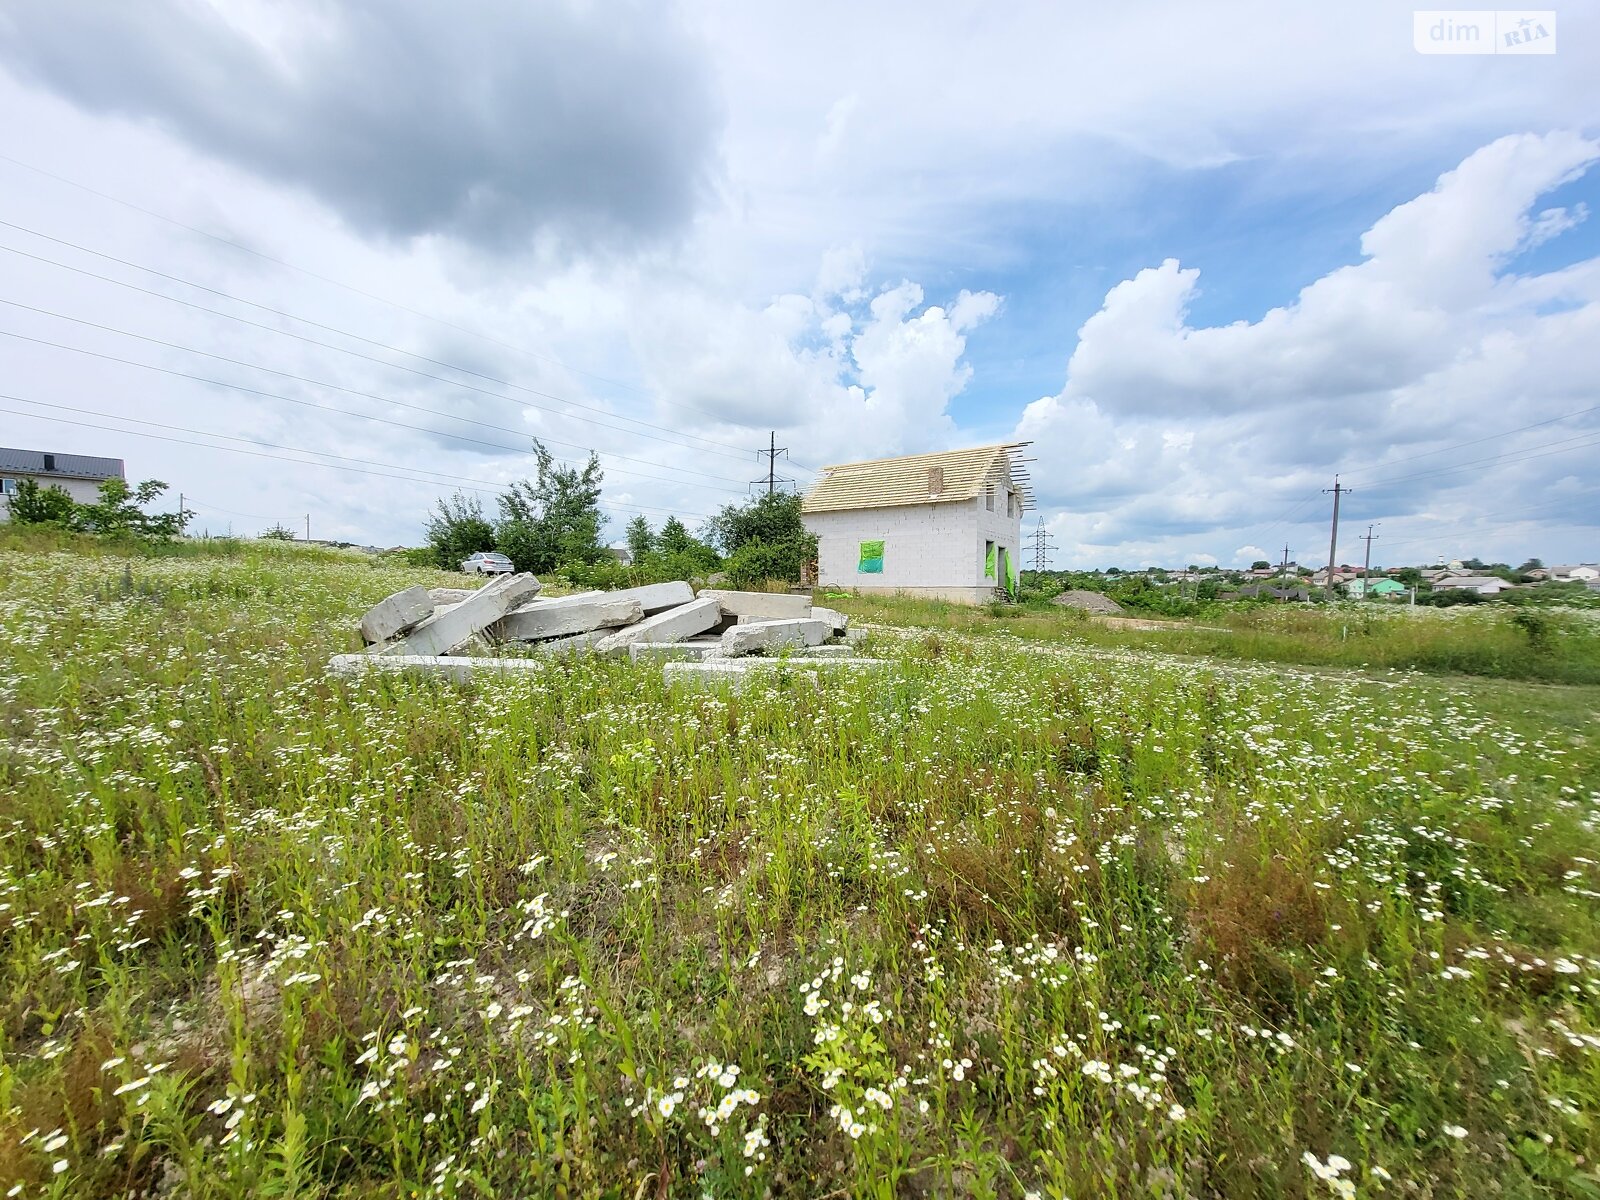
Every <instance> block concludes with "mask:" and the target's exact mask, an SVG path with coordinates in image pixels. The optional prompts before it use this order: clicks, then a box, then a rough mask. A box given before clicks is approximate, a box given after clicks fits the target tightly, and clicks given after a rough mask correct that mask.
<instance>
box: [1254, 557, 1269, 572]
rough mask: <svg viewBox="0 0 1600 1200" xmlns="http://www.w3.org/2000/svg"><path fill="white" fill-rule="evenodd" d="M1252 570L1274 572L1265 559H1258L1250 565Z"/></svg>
mask: <svg viewBox="0 0 1600 1200" xmlns="http://www.w3.org/2000/svg"><path fill="white" fill-rule="evenodd" d="M1250 569H1251V570H1252V571H1270V570H1272V564H1271V563H1269V562H1268V561H1267V560H1266V559H1264V558H1258V559H1256V560H1255V562H1253V563H1251V564H1250Z"/></svg>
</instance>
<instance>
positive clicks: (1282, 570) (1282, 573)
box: [1278, 542, 1289, 604]
mask: <svg viewBox="0 0 1600 1200" xmlns="http://www.w3.org/2000/svg"><path fill="white" fill-rule="evenodd" d="M1278 578H1279V579H1280V580H1282V582H1283V587H1282V588H1281V589H1279V590H1281V591H1282V592H1283V595H1281V596H1279V597H1278V603H1279V604H1282V603H1284V602H1285V601H1286V600H1288V599H1289V543H1288V542H1285V543H1284V544H1283V566H1281V567H1279V568H1278Z"/></svg>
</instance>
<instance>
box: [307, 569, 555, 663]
mask: <svg viewBox="0 0 1600 1200" xmlns="http://www.w3.org/2000/svg"><path fill="white" fill-rule="evenodd" d="M502 578H509V576H502ZM543 666H544V663H543V662H541V661H540V660H539V659H537V658H472V657H468V656H467V655H463V654H335V655H334V656H333V657H332V658H331V659H329V660H328V672H329V674H332V675H347V676H348V675H361V674H364V673H365V672H368V671H383V672H386V673H392V672H397V671H399V672H404V671H416V672H420V673H422V674H426V675H438V676H441V677H443V678H445V679H450V680H454V681H455V682H457V683H465V682H466V681H467V680H469V679H471V678H472V677H473V676H474V675H515V674H517V673H519V672H522V671H537V670H539V669H540V668H542V667H543Z"/></svg>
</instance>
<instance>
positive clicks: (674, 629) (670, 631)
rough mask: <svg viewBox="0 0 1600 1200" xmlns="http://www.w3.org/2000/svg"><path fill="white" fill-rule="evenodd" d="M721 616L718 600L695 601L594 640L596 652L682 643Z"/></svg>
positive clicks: (614, 651) (623, 650)
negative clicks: (639, 644) (636, 643)
mask: <svg viewBox="0 0 1600 1200" xmlns="http://www.w3.org/2000/svg"><path fill="white" fill-rule="evenodd" d="M684 586H685V587H688V586H689V585H688V584H684ZM633 590H635V591H636V590H638V589H633ZM721 619H722V609H721V607H719V606H718V604H717V602H716V601H715V600H694V601H691V602H690V603H688V604H681V605H679V606H678V607H677V608H669V609H668V610H667V611H666V612H661V613H657V614H656V615H655V616H653V617H646V618H645V619H644V620H643V621H640V622H639V623H638V624H637V625H629V626H628V627H627V628H626V629H621V630H618V631H617V632H616V633H613V634H612V635H611V636H609V637H605V638H601V639H600V641H598V642H596V643H595V647H594V652H595V653H596V654H615V655H622V654H627V653H628V652H629V651H628V647H629V646H631V645H632V644H633V643H635V642H681V641H683V639H684V638H687V637H692V636H693V635H695V634H697V633H701V632H703V631H705V630H707V629H710V628H711V627H712V626H713V625H715V624H716V623H717V622H718V621H720V620H721Z"/></svg>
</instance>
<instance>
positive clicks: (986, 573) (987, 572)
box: [983, 542, 994, 579]
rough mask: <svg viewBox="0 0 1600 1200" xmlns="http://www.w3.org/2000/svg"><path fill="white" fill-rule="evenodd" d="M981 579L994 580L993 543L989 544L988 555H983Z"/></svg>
mask: <svg viewBox="0 0 1600 1200" xmlns="http://www.w3.org/2000/svg"><path fill="white" fill-rule="evenodd" d="M983 577H984V578H985V579H993V578H994V543H993V542H990V543H989V550H988V553H987V554H985V555H984V559H983Z"/></svg>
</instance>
